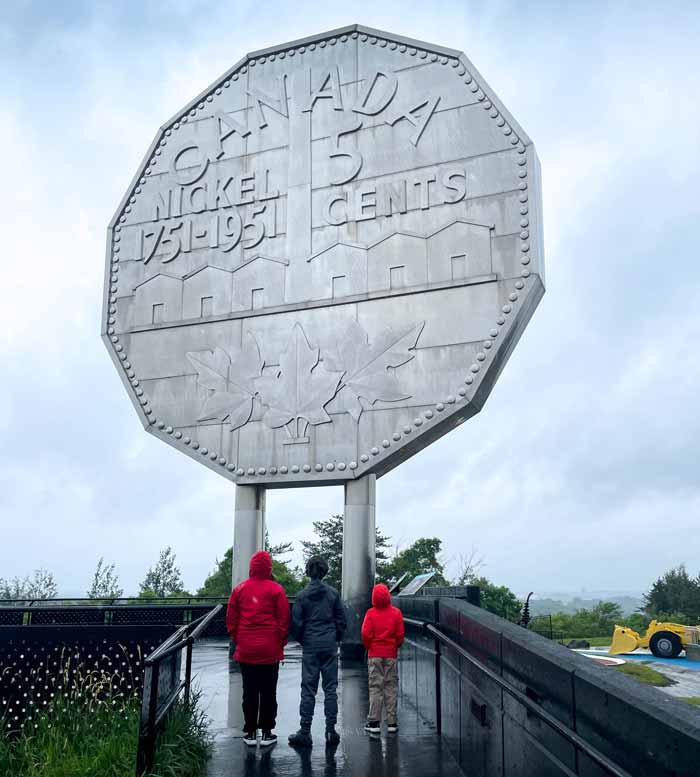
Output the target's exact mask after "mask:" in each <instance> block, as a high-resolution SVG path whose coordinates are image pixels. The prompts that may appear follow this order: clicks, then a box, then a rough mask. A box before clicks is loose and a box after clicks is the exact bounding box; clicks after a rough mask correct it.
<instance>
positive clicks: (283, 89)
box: [246, 75, 289, 129]
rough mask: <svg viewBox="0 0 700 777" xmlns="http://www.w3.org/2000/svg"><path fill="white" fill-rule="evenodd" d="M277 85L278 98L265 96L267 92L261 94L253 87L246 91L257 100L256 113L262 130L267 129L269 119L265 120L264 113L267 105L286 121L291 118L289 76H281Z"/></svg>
mask: <svg viewBox="0 0 700 777" xmlns="http://www.w3.org/2000/svg"><path fill="white" fill-rule="evenodd" d="M277 83H278V87H277V91H278V93H279V96H278V97H270V95H268V94H265V92H261V91H260V89H256V88H255V87H252V86H251V87H249V88H248V89H246V92H247V94H249V95H250V96H251V97H252V98H253V99H254V100H255V112H256V114H257V117H258V126H259V127H260V129H263V128H264V127H267V119H266V118H265V114H264V113H263V109H262V107H263V105H266V106H267V107H268V108H272V110H273V111H274V112H275V113H279V114H280V116H284V117H285V118H286V119H288V118H289V105H288V103H287V76H286V75H283V76H279V77H278V78H277Z"/></svg>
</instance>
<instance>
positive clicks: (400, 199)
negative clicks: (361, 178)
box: [379, 180, 406, 216]
mask: <svg viewBox="0 0 700 777" xmlns="http://www.w3.org/2000/svg"><path fill="white" fill-rule="evenodd" d="M379 193H380V196H381V200H380V205H379V215H380V216H393V215H394V213H405V212H406V181H405V180H403V181H398V182H397V183H387V184H384V186H382V187H381V189H380V190H379Z"/></svg>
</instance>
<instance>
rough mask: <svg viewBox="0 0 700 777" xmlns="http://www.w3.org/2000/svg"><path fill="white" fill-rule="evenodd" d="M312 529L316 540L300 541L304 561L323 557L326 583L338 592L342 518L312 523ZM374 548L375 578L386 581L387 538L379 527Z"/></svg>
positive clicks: (331, 518) (339, 586)
mask: <svg viewBox="0 0 700 777" xmlns="http://www.w3.org/2000/svg"><path fill="white" fill-rule="evenodd" d="M313 527H314V533H315V534H316V539H315V540H302V541H301V546H302V549H303V551H302V552H303V555H304V560H305V561H306V560H308V559H309V558H311V556H323V557H324V558H325V559H326V561H327V562H328V574H327V575H326V578H325V579H326V582H327V583H328V584H329V585H332V586H333V587H334V588H336V589H337V590H338V591H340V589H341V585H342V579H343V516H342V515H332V516H331V517H330V518H328V519H326V520H325V521H314V523H313ZM375 547H376V558H377V577H378V579H381V580H386V579H388V578H387V576H386V566H387V563H388V555H387V552H386V549H387V548H388V547H389V538H388V537H385V536H384V535H383V534H382V532H381V531H380V530H379V527H377V530H376V542H375Z"/></svg>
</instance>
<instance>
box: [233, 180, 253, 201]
mask: <svg viewBox="0 0 700 777" xmlns="http://www.w3.org/2000/svg"><path fill="white" fill-rule="evenodd" d="M236 183H237V184H238V186H237V187H236V205H250V203H251V202H253V200H254V199H255V194H254V193H255V173H246V174H245V175H242V176H241V177H240V178H238V180H237V181H236Z"/></svg>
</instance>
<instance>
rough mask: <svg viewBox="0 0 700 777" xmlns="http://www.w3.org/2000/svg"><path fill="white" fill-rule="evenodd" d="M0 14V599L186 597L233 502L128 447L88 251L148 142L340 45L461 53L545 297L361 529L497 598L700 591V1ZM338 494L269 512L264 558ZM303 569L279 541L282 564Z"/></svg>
mask: <svg viewBox="0 0 700 777" xmlns="http://www.w3.org/2000/svg"><path fill="white" fill-rule="evenodd" d="M348 8H349V5H348V3H347V2H342V3H341V2H337V1H335V0H329V2H325V3H318V2H304V1H303V0H297V1H296V2H294V3H287V2H274V1H273V0H270V1H268V2H265V3H260V2H226V1H225V0H217V2H188V1H187V0H173V2H155V1H154V0H150V1H147V2H111V3H106V2H104V3H102V2H83V3H79V2H70V1H69V0H62V1H61V2H53V1H49V0H47V1H46V2H22V0H7V1H6V2H4V3H2V4H0V95H1V98H2V99H1V101H0V149H2V154H1V158H2V165H1V167H0V171H1V173H2V178H3V181H2V186H0V222H1V234H2V242H1V243H0V246H1V248H0V262H1V263H2V281H1V282H0V364H1V365H2V379H1V382H0V385H1V388H0V392H2V396H1V399H2V401H1V402H0V434H1V437H2V445H1V446H0V577H12V576H14V575H24V574H26V573H28V572H30V571H31V570H33V569H34V568H36V567H39V566H43V567H46V568H48V569H50V570H52V571H53V572H54V573H55V575H56V578H57V581H58V584H59V588H60V590H61V592H63V593H74V594H75V593H78V592H84V591H85V589H86V587H87V586H88V584H89V579H90V577H91V575H92V572H93V570H94V567H95V564H96V562H97V559H98V557H99V556H105V558H106V559H107V560H108V561H114V562H115V563H116V565H117V568H118V571H119V573H120V575H121V579H122V583H123V585H124V588H125V589H127V591H130V592H131V591H136V590H137V588H138V583H139V581H140V580H141V579H142V578H143V575H144V573H145V571H146V569H147V568H148V566H149V565H151V564H152V563H153V562H154V561H155V560H156V559H157V556H158V551H159V549H160V548H161V547H162V546H164V545H168V544H169V545H172V547H173V549H174V550H175V552H176V554H177V558H178V561H179V565H180V567H181V569H182V573H183V577H184V580H185V583H186V585H187V586H188V587H189V588H191V589H196V588H197V587H198V586H199V585H201V583H202V581H203V579H204V577H205V576H206V574H207V573H208V572H209V571H210V569H211V567H212V566H213V565H214V562H215V559H216V557H217V556H218V557H221V556H222V555H223V552H224V550H225V549H226V547H227V546H228V545H230V544H231V539H232V528H233V503H234V487H233V486H232V485H231V484H230V483H229V482H227V481H226V480H224V479H223V478H221V477H220V476H219V475H217V474H215V473H213V472H211V471H209V470H208V469H206V468H204V467H202V466H201V465H199V464H198V463H197V462H195V461H193V460H191V459H189V458H187V457H185V456H183V455H181V454H179V453H177V452H176V451H175V450H174V449H172V448H170V447H168V446H166V445H164V444H162V443H161V442H159V441H158V440H156V439H154V438H152V437H151V436H150V435H148V434H146V433H145V432H144V431H143V429H142V427H141V424H140V422H139V420H138V419H137V417H136V415H135V413H134V411H133V408H132V406H131V403H130V402H129V399H128V398H127V395H126V393H125V391H124V389H123V387H122V385H121V383H120V382H119V379H118V376H117V374H116V372H115V370H114V367H113V366H112V364H111V362H110V360H109V358H108V356H107V353H106V350H105V348H104V346H103V344H102V342H101V341H100V338H99V328H100V321H99V319H100V308H101V290H102V289H101V287H102V278H103V261H104V239H105V229H106V225H107V222H108V221H109V219H110V217H111V216H112V213H113V212H114V209H115V207H116V205H117V204H118V202H119V200H120V198H121V197H122V195H123V193H124V191H125V189H126V187H127V185H128V183H129V181H130V180H131V177H132V175H133V173H134V172H135V170H136V167H137V165H138V164H139V162H140V161H141V158H142V155H143V154H144V152H145V151H146V148H147V146H148V144H149V143H150V141H151V139H152V137H153V135H154V133H155V131H156V129H157V127H158V126H159V125H160V124H161V123H162V122H163V121H164V120H165V119H167V118H169V117H170V116H171V115H172V114H173V113H175V112H176V110H178V109H179V108H180V107H181V106H182V105H184V104H185V103H186V102H188V101H189V100H190V99H191V98H192V97H194V96H195V95H196V94H198V93H199V92H200V91H201V90H202V89H203V88H204V87H205V86H207V85H208V84H209V83H211V82H212V81H213V80H214V79H215V78H216V77H218V76H219V75H220V74H221V73H222V72H223V71H224V70H226V69H227V68H228V67H229V66H230V65H232V64H233V63H234V62H235V61H236V60H237V59H238V58H239V57H240V56H241V55H242V54H244V53H246V52H248V51H252V50H254V49H257V48H261V47H264V46H267V45H272V44H276V43H281V42H283V41H285V40H290V39H293V38H297V37H301V36H304V35H308V34H312V33H315V32H320V31H322V30H325V29H330V28H333V27H337V26H341V25H344V24H348V23H352V22H360V23H363V24H366V25H369V26H373V27H378V28H381V29H385V30H389V31H393V32H396V33H399V34H402V35H407V36H411V37H415V38H420V39H423V40H426V41H430V42H434V43H438V44H442V45H445V46H450V47H453V48H457V49H461V50H463V51H465V52H466V53H467V55H468V56H469V57H470V58H471V59H472V61H473V62H474V63H475V65H476V66H477V67H478V68H479V70H480V71H481V72H482V74H483V75H484V77H485V78H486V80H487V81H488V83H489V84H490V86H491V87H492V88H493V89H494V90H495V92H496V93H497V94H498V95H499V97H500V98H501V99H502V101H503V102H504V103H505V105H506V106H507V107H508V108H509V109H510V111H511V113H512V114H513V115H514V116H515V117H516V119H517V120H518V121H519V122H520V123H521V124H522V126H523V127H524V128H525V130H526V131H527V132H528V134H529V135H530V137H531V138H532V139H533V140H534V143H535V146H536V148H537V151H538V153H539V156H540V159H541V162H542V176H543V190H544V224H545V242H546V263H547V293H546V295H545V297H544V300H543V302H542V303H541V305H540V307H539V309H538V310H537V311H536V313H535V316H534V318H533V320H532V322H531V324H530V326H529V328H528V329H527V331H526V332H525V334H524V336H523V338H522V340H521V342H520V344H519V346H518V348H517V349H516V351H515V353H514V355H513V357H512V358H511V360H510V362H509V364H508V365H507V367H506V369H505V371H504V373H503V375H502V376H501V379H500V382H499V384H498V385H497V386H496V388H495V390H494V391H493V393H492V395H491V397H490V399H489V401H488V402H487V404H486V407H485V409H484V410H483V411H482V413H481V414H480V415H479V416H477V417H476V418H474V419H472V420H470V421H469V422H468V423H466V424H465V425H464V426H462V427H460V428H459V429H457V430H455V431H454V432H452V433H451V434H450V435H448V436H447V437H444V438H443V439H442V440H441V441H439V442H437V443H435V444H434V445H433V446H432V447H431V448H429V449H427V450H425V451H423V452H422V453H420V454H418V455H417V456H416V457H414V458H413V459H412V460H411V461H409V462H407V463H406V464H404V465H402V466H401V467H400V468H399V469H397V470H395V471H394V472H393V473H391V474H389V475H387V476H386V477H384V478H382V479H381V480H380V481H379V482H378V486H377V494H378V508H377V516H378V523H379V525H380V527H381V529H382V530H383V531H384V532H385V533H386V534H388V535H390V536H391V538H392V542H393V543H395V544H397V545H399V546H406V545H407V544H409V543H410V542H412V541H413V540H414V539H416V538H417V537H419V536H425V535H436V534H437V535H438V536H439V537H441V538H442V540H443V542H444V545H445V554H444V557H445V561H446V562H447V567H448V570H449V571H451V572H455V571H456V568H457V566H458V561H459V557H460V554H468V553H469V552H470V550H471V549H472V547H476V548H478V551H479V553H480V555H481V556H483V557H484V559H485V562H486V565H485V567H484V570H483V571H484V572H485V574H487V575H488V576H489V577H490V578H492V579H493V580H494V581H497V582H499V583H504V584H507V585H509V586H511V587H512V588H514V589H515V590H516V591H519V592H520V591H528V590H534V591H541V592H542V591H565V590H570V591H577V590H581V589H588V590H591V589H597V590H600V589H609V590H620V591H623V590H624V591H634V590H639V591H642V590H644V589H646V588H648V586H649V585H650V583H651V582H652V580H653V579H654V578H655V577H656V576H658V575H659V574H660V573H662V572H663V571H664V570H665V569H667V568H669V567H670V566H672V565H676V564H678V563H681V562H685V563H686V564H687V565H688V566H689V568H690V569H691V570H692V571H693V572H694V573H697V572H698V571H700V532H699V531H698V528H699V519H700V477H699V469H700V421H699V414H698V393H699V389H700V349H699V347H698V342H699V341H700V280H699V278H700V273H699V272H698V270H697V265H698V262H699V261H700V250H699V247H698V244H699V241H698V233H699V228H700V205H699V203H700V197H699V196H698V186H699V185H700V151H699V149H700V132H699V129H698V128H699V126H700V101H699V100H698V89H699V85H698V74H699V73H700V6H699V5H698V4H697V3H694V2H688V3H686V4H683V3H673V2H667V3H658V2H633V3H624V2H615V3H610V4H605V3H596V2H592V3H562V2H539V3H538V2H530V3H528V2H523V1H522V0H521V1H520V2H512V3H511V2H430V1H429V0H422V1H421V2H414V1H413V0H400V1H397V0H384V1H383V2H381V3H377V2H364V1H362V0H359V1H356V2H355V3H353V4H352V15H348V14H349V11H348ZM340 511H342V489H340V488H336V489H328V488H327V489H318V490H315V491H310V490H298V491H282V492H280V491H275V492H271V493H270V494H269V497H268V526H269V530H270V533H271V535H272V539H273V541H275V542H280V541H285V540H295V541H297V540H298V539H299V538H305V537H308V536H310V534H311V521H312V520H314V519H320V518H325V517H327V516H328V515H329V514H331V513H332V512H340ZM297 548H298V542H297Z"/></svg>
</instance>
